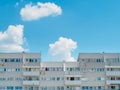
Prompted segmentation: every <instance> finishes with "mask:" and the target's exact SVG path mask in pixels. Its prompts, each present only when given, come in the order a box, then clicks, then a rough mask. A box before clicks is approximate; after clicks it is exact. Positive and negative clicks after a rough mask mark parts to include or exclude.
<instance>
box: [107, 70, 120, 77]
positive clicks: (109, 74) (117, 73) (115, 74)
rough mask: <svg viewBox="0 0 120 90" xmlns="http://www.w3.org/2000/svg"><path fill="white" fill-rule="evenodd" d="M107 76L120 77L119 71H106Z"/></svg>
mask: <svg viewBox="0 0 120 90" xmlns="http://www.w3.org/2000/svg"><path fill="white" fill-rule="evenodd" d="M106 75H107V76H120V71H106Z"/></svg>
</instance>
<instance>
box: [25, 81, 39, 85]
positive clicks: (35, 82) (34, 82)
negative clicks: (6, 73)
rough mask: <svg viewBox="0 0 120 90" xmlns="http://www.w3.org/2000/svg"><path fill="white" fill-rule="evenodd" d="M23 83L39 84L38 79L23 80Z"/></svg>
mask: <svg viewBox="0 0 120 90" xmlns="http://www.w3.org/2000/svg"><path fill="white" fill-rule="evenodd" d="M23 85H39V80H24V81H23Z"/></svg>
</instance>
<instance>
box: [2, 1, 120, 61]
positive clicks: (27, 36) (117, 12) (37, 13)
mask: <svg viewBox="0 0 120 90" xmlns="http://www.w3.org/2000/svg"><path fill="white" fill-rule="evenodd" d="M119 4H120V0H0V52H7V53H11V52H13V53H15V52H22V51H25V52H39V53H41V58H42V61H63V60H65V61H75V60H77V58H78V54H79V53H90V52H91V53H102V52H113V53H114V52H116V53H118V52H120V5H119Z"/></svg>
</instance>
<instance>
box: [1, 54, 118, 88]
mask: <svg viewBox="0 0 120 90" xmlns="http://www.w3.org/2000/svg"><path fill="white" fill-rule="evenodd" d="M0 90H120V53H80V54H79V56H78V60H77V61H76V62H65V61H63V62H42V61H41V55H40V53H0Z"/></svg>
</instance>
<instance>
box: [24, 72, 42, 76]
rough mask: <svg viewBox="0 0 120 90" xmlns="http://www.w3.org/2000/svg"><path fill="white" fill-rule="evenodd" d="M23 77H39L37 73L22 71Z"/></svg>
mask: <svg viewBox="0 0 120 90" xmlns="http://www.w3.org/2000/svg"><path fill="white" fill-rule="evenodd" d="M23 75H24V76H39V75H40V72H39V71H24V72H23Z"/></svg>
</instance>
